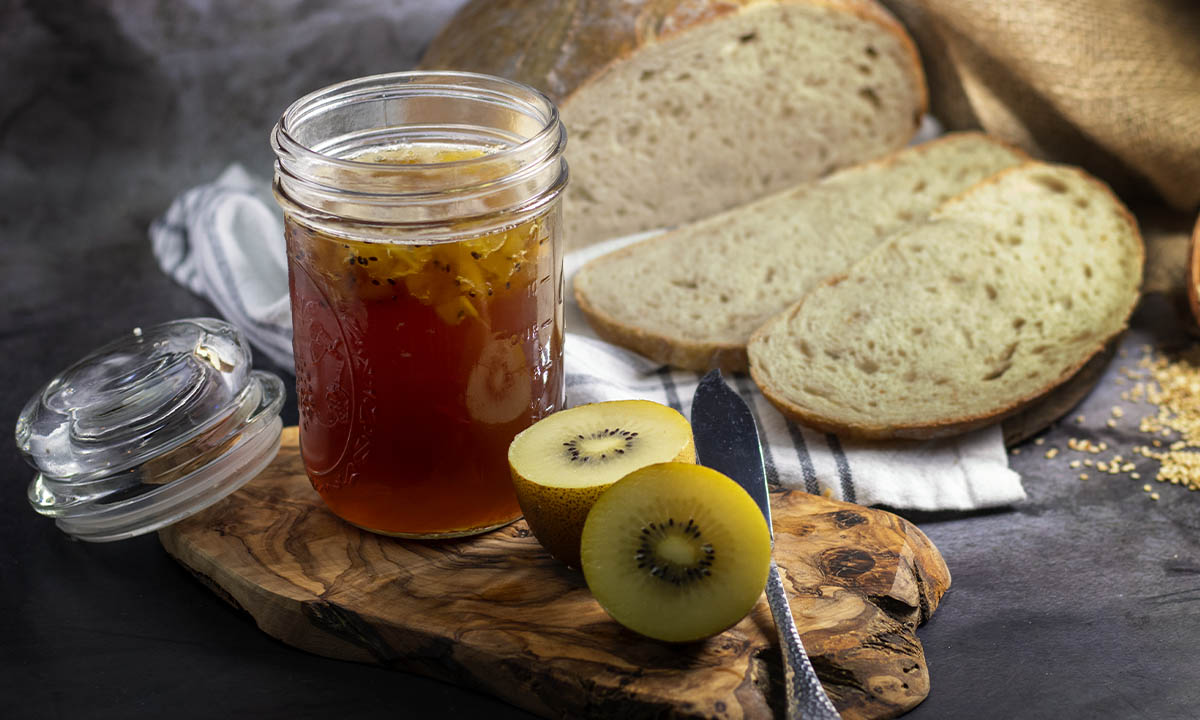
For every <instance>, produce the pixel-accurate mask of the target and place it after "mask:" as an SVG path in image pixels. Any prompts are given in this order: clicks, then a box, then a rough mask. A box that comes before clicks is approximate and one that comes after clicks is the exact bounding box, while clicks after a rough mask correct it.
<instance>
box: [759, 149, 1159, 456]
mask: <svg viewBox="0 0 1200 720" xmlns="http://www.w3.org/2000/svg"><path fill="white" fill-rule="evenodd" d="M1045 164H1046V163H1036V162H1028V163H1024V164H1022V165H1017V166H1016V167H1013V168H1009V169H1007V170H1002V171H1001V172H999V173H997V174H995V175H993V176H992V177H990V178H988V179H986V180H984V181H982V182H980V183H978V184H976V185H975V186H973V187H972V188H970V189H968V190H967V191H965V192H963V193H962V194H960V195H957V196H955V197H953V198H951V199H950V200H947V201H946V203H944V204H943V206H942V207H946V206H947V205H951V204H952V203H955V202H958V201H960V200H961V199H963V198H966V197H969V196H970V195H971V194H972V193H975V192H978V191H979V189H980V188H983V187H986V186H988V185H990V184H993V183H996V182H999V181H1000V179H1002V178H1003V177H1004V176H1005V175H1007V174H1008V173H1012V172H1018V171H1020V170H1021V169H1022V168H1026V167H1029V166H1030V165H1045ZM1054 167H1056V168H1059V169H1062V170H1067V171H1070V172H1072V173H1074V174H1076V175H1078V176H1079V178H1080V179H1082V180H1083V181H1085V182H1087V183H1089V184H1091V185H1092V186H1094V187H1096V188H1098V189H1100V190H1101V191H1102V192H1104V193H1105V194H1107V195H1108V196H1109V197H1110V198H1111V199H1112V201H1113V203H1114V204H1115V205H1116V207H1117V209H1118V211H1119V212H1120V214H1121V217H1122V218H1123V219H1124V220H1125V222H1126V223H1128V224H1129V227H1130V229H1131V231H1132V233H1133V239H1134V241H1135V245H1136V248H1137V252H1138V259H1137V263H1136V272H1137V273H1138V275H1139V277H1138V282H1137V287H1138V292H1137V293H1136V295H1135V298H1134V301H1133V302H1132V303H1130V304H1129V307H1128V308H1127V309H1126V311H1125V315H1124V317H1123V318H1122V319H1121V323H1120V324H1119V326H1117V328H1116V330H1114V332H1112V333H1111V334H1109V335H1107V336H1105V337H1104V338H1103V339H1102V340H1101V341H1100V342H1099V343H1097V344H1096V346H1095V347H1094V348H1092V349H1091V351H1089V352H1087V353H1084V354H1082V355H1081V357H1080V358H1079V360H1078V361H1077V362H1076V363H1074V364H1073V365H1071V366H1069V367H1068V368H1067V369H1066V370H1065V371H1064V372H1063V373H1062V374H1060V375H1059V376H1058V377H1057V378H1055V379H1054V380H1052V381H1050V382H1049V383H1047V384H1046V385H1045V386H1043V387H1042V388H1041V389H1039V390H1037V391H1035V392H1032V393H1029V394H1027V395H1024V396H1021V397H1018V398H1014V399H1013V400H1012V401H1011V402H1009V403H1007V404H1005V405H1004V406H1002V407H999V408H995V409H993V410H989V411H985V412H978V413H969V414H966V415H963V416H960V417H952V418H946V419H942V420H939V421H936V422H915V423H907V424H895V425H893V424H869V423H856V422H852V423H841V422H837V421H836V420H832V419H830V418H828V417H825V416H823V415H821V414H819V413H816V412H813V411H810V410H809V409H808V408H805V407H803V406H801V405H797V404H796V403H793V402H792V401H791V400H789V399H788V398H786V397H784V396H783V395H782V394H781V393H780V392H779V391H778V389H777V388H774V387H772V386H771V385H770V383H769V382H768V381H767V378H765V377H764V374H763V371H762V369H761V368H757V367H756V363H755V361H754V353H753V352H752V351H751V352H749V353H748V354H749V359H750V363H749V364H750V376H751V377H752V378H753V379H754V383H755V385H757V386H758V388H759V390H761V391H762V393H763V395H764V396H765V397H766V398H767V400H768V401H770V403H771V404H772V405H774V406H775V407H776V408H777V409H778V410H779V411H780V412H781V413H783V414H784V415H785V416H787V417H788V418H789V419H790V420H794V421H795V422H797V423H800V424H801V425H805V426H807V427H811V428H815V429H818V430H823V431H825V432H831V433H834V434H835V435H842V436H846V437H855V438H862V439H866V440H882V439H888V438H905V439H918V440H923V439H931V438H938V437H946V436H951V435H960V434H962V433H966V432H970V431H971V430H976V429H979V428H982V427H986V426H988V425H991V424H993V423H996V422H1000V421H1002V420H1004V419H1005V418H1007V417H1009V416H1011V415H1014V414H1016V413H1018V412H1020V411H1021V410H1024V409H1025V408H1027V407H1029V406H1030V405H1032V404H1033V403H1035V402H1037V401H1038V400H1040V399H1042V398H1044V397H1045V396H1046V395H1047V394H1048V393H1050V392H1051V391H1053V390H1054V389H1055V388H1057V387H1059V386H1060V385H1062V384H1063V383H1065V382H1066V381H1068V380H1070V379H1071V377H1073V376H1074V375H1075V374H1076V373H1077V372H1079V370H1080V369H1082V368H1083V366H1084V365H1086V364H1087V363H1088V362H1089V361H1090V360H1091V359H1092V358H1093V357H1095V356H1096V355H1097V354H1099V353H1101V352H1103V350H1104V348H1105V346H1107V345H1108V343H1109V342H1111V341H1112V340H1113V339H1114V338H1116V337H1117V336H1118V335H1120V334H1121V333H1122V332H1124V331H1125V329H1126V328H1127V327H1128V325H1129V318H1130V316H1131V315H1132V314H1133V311H1134V308H1135V307H1136V306H1137V302H1138V299H1140V297H1141V286H1142V278H1141V273H1142V270H1143V268H1144V267H1145V263H1146V247H1145V242H1144V241H1143V239H1142V235H1141V231H1140V229H1139V228H1138V224H1137V220H1136V219H1135V218H1134V216H1133V214H1132V213H1130V212H1129V209H1128V208H1126V207H1125V205H1124V204H1123V203H1122V202H1121V201H1120V199H1119V198H1118V197H1117V196H1116V194H1115V193H1114V192H1113V191H1112V189H1111V188H1110V187H1109V186H1108V185H1107V184H1106V183H1104V182H1102V181H1101V180H1098V179H1097V178H1094V177H1092V176H1091V175H1089V174H1087V173H1086V172H1084V171H1083V170H1080V169H1079V168H1075V167H1069V166H1063V165H1055V166H1054ZM841 279H842V277H841V276H839V277H834V278H830V279H828V280H826V281H825V283H824V284H827V285H829V284H836V283H837V282H838V281H840V280H841ZM807 297H811V294H810V295H809V296H806V298H802V299H801V300H799V301H798V302H796V303H795V304H793V305H792V306H791V307H789V308H788V309H787V310H784V311H783V312H782V313H781V314H780V315H778V316H776V317H775V318H772V319H771V320H770V321H768V322H767V323H766V324H764V325H763V327H761V328H759V329H758V330H757V331H756V332H755V333H754V335H753V336H752V337H751V339H750V346H751V347H753V346H754V345H755V344H756V343H757V342H758V341H760V340H761V338H762V337H764V336H765V335H766V334H767V332H768V330H769V328H770V327H771V326H772V325H773V324H774V323H775V321H776V320H777V319H781V318H783V317H789V318H790V317H791V316H793V315H795V313H797V312H799V311H800V308H801V307H802V306H803V304H804V302H805V300H806V299H807Z"/></svg>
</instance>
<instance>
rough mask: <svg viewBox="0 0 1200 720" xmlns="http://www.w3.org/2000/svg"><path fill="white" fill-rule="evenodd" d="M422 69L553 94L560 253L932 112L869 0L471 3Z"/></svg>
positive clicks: (811, 169) (696, 210)
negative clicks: (560, 171)
mask: <svg viewBox="0 0 1200 720" xmlns="http://www.w3.org/2000/svg"><path fill="white" fill-rule="evenodd" d="M422 67H425V68H428V69H453V70H470V71H476V72H485V73H490V74H493V75H501V76H505V77H509V78H513V79H516V80H520V81H523V82H526V83H528V84H530V85H533V86H534V87H537V88H539V89H541V90H543V91H545V92H546V93H547V94H548V95H550V97H551V98H552V99H554V100H555V101H556V102H558V103H559V105H560V107H561V110H562V118H563V122H564V123H565V125H566V127H567V131H568V136H569V141H568V144H567V151H566V153H567V160H568V163H569V165H570V168H571V181H570V185H569V186H568V188H567V196H566V201H565V206H564V222H565V232H564V237H565V239H566V245H567V248H568V249H574V248H579V247H583V246H585V245H589V244H592V243H594V242H597V241H600V240H606V239H609V238H613V237H618V236H623V235H628V234H632V233H634V232H638V231H643V230H648V229H653V228H658V227H664V226H672V225H677V224H680V223H684V222H688V221H691V220H695V219H697V218H700V217H704V216H708V215H711V214H713V213H714V212H717V211H720V210H723V209H725V208H729V207H733V206H736V205H741V204H744V203H746V202H748V201H750V200H753V199H755V198H758V197H760V196H762V195H765V194H768V193H770V192H773V191H775V190H778V189H781V188H784V187H788V186H791V185H794V184H796V183H798V182H802V181H805V180H810V179H813V178H816V177H820V176H822V175H826V174H828V173H830V172H832V171H834V170H837V169H838V168H842V167H845V166H848V165H853V164H856V163H858V162H861V161H863V160H867V159H870V158H874V157H877V156H879V155H882V154H884V153H886V152H888V151H889V150H892V149H895V148H898V147H900V146H902V145H904V143H906V142H907V141H908V140H909V139H910V138H911V137H912V135H913V133H914V132H915V131H916V128H917V126H918V123H919V121H920V118H921V115H922V113H923V112H924V108H925V85H924V77H923V75H922V73H921V67H920V63H919V61H918V58H917V55H916V50H915V49H914V47H913V44H912V42H911V40H910V39H909V37H908V36H907V34H905V32H904V30H903V28H902V27H901V26H900V25H899V23H897V22H896V21H895V20H894V19H893V18H892V17H891V16H890V15H889V14H888V13H887V11H885V10H883V9H882V8H881V7H880V6H878V5H877V4H875V3H874V2H873V1H872V0H736V1H733V2H731V1H729V0H628V1H626V2H610V1H609V0H585V1H584V2H558V0H473V1H472V2H469V3H468V4H467V5H466V6H465V7H464V8H463V9H462V10H461V11H460V12H459V13H458V14H457V15H456V16H455V17H454V19H452V20H451V22H450V23H449V24H448V25H447V27H446V28H445V29H444V30H443V31H442V32H441V33H440V34H439V35H438V37H437V38H436V39H435V40H434V41H433V43H432V45H431V46H430V48H429V50H428V52H427V53H426V55H425V58H424V59H423V61H422Z"/></svg>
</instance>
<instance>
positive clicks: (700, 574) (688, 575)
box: [634, 518, 716, 585]
mask: <svg viewBox="0 0 1200 720" xmlns="http://www.w3.org/2000/svg"><path fill="white" fill-rule="evenodd" d="M715 554H716V553H715V551H714V550H713V546H712V545H709V544H708V543H703V544H701V542H700V528H699V527H698V526H697V525H696V523H695V521H694V520H691V519H689V520H688V521H687V524H686V525H676V524H675V520H674V518H670V519H668V520H667V524H666V525H663V524H660V523H650V524H649V525H647V526H646V527H644V528H642V532H641V543H640V544H639V545H638V549H637V552H636V553H635V554H634V559H635V560H637V566H638V569H639V570H644V571H646V572H648V573H649V574H650V575H651V576H652V577H656V578H659V579H660V580H663V581H665V582H669V583H671V584H672V585H682V584H683V583H686V582H693V581H698V580H703V579H704V578H706V577H708V576H709V575H711V574H712V571H711V570H710V569H709V568H710V567H711V566H712V564H713V559H714V557H715Z"/></svg>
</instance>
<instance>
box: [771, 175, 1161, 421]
mask: <svg viewBox="0 0 1200 720" xmlns="http://www.w3.org/2000/svg"><path fill="white" fill-rule="evenodd" d="M1143 262H1144V250H1143V246H1142V240H1141V237H1140V235H1139V234H1138V229H1137V224H1136V223H1135V221H1134V219H1133V217H1132V216H1131V215H1130V214H1129V212H1128V211H1127V210H1126V209H1125V208H1124V207H1123V206H1122V205H1121V203H1120V202H1119V201H1118V200H1117V199H1116V198H1115V197H1114V196H1113V194H1112V193H1111V191H1110V190H1109V189H1108V187H1107V186H1105V185H1104V184H1102V183H1101V182H1099V181H1098V180H1096V179H1094V178H1092V177H1090V176H1088V175H1086V174H1085V173H1083V172H1082V171H1080V170H1076V169H1072V168H1066V167H1061V166H1054V165H1046V164H1043V163H1032V162H1031V163H1027V164H1024V165H1021V166H1020V167H1017V168H1013V169H1011V170H1008V171H1006V172H1002V173H1000V174H999V175H997V176H995V177H994V178H992V179H990V180H987V181H985V182H983V183H981V184H980V185H978V186H976V187H975V188H973V189H971V190H970V191H968V192H966V193H964V194H962V195H960V196H958V197H956V198H953V199H951V200H949V201H948V202H946V203H945V204H944V205H942V206H941V207H939V208H938V209H937V210H936V211H934V212H933V213H932V214H931V215H930V217H929V221H928V222H927V223H925V224H922V225H917V226H912V227H909V228H906V229H905V230H902V231H901V232H899V233H897V234H895V235H893V236H892V237H891V238H889V239H888V240H887V241H886V242H885V243H884V244H882V245H881V246H880V247H878V248H877V249H875V250H874V251H872V252H871V253H870V254H868V255H867V256H866V257H864V258H863V259H862V260H861V261H860V262H858V263H856V264H855V265H854V266H853V267H852V268H851V269H850V270H849V271H848V273H846V274H844V275H842V276H839V277H836V278H832V279H830V280H828V281H827V282H825V283H823V284H822V285H821V286H820V287H818V288H817V289H815V290H813V292H811V293H809V294H808V295H806V296H805V297H804V298H803V299H802V300H800V301H799V302H798V303H796V304H795V305H793V306H792V307H791V308H789V309H788V310H786V311H785V312H783V313H781V314H780V315H779V316H778V317H776V318H774V319H772V320H771V321H770V322H769V323H767V324H766V325H765V326H763V328H762V329H761V330H759V331H758V332H757V333H755V335H754V338H753V339H752V340H751V342H750V346H749V355H750V372H751V374H752V375H753V377H754V380H755V382H756V383H757V384H758V386H759V387H760V388H761V389H762V391H763V393H764V394H765V395H766V396H767V398H768V399H770V400H771V402H772V403H774V404H775V406H776V407H778V408H779V409H780V410H781V411H783V412H784V414H786V415H788V416H789V417H791V418H793V419H795V420H797V421H799V422H801V423H803V424H805V425H809V426H812V427H816V428H820V429H824V430H828V431H832V432H836V433H840V434H846V435H854V436H859V437H867V438H885V437H915V438H922V437H934V436H940V435H951V434H956V433H960V432H966V431H967V430H971V429H973V428H976V427H980V426H983V425H985V424H988V423H991V422H994V421H996V420H999V419H1001V418H1003V417H1005V416H1007V415H1009V414H1011V413H1013V412H1015V411H1017V410H1019V409H1020V408H1022V407H1023V406H1025V405H1026V404H1027V403H1029V402H1030V401H1032V400H1035V399H1037V398H1038V397H1040V396H1042V395H1044V394H1045V393H1047V392H1049V391H1050V390H1051V389H1053V388H1054V387H1055V386H1057V385H1059V384H1060V383H1062V382H1064V381H1065V380H1067V379H1068V378H1070V377H1071V375H1072V374H1073V373H1074V372H1075V371H1076V370H1078V369H1079V368H1080V367H1082V366H1083V364H1084V363H1086V362H1087V361H1088V359H1089V358H1091V357H1092V356H1093V355H1094V354H1095V353H1097V352H1099V351H1100V350H1101V348H1103V347H1104V345H1105V343H1107V342H1108V341H1109V339H1111V338H1113V337H1114V336H1116V335H1117V334H1118V333H1120V332H1121V330H1123V329H1124V327H1125V324H1126V322H1127V320H1128V318H1129V315H1130V313H1131V312H1132V311H1133V308H1134V305H1136V303H1137V300H1138V294H1139V293H1138V290H1139V286H1140V283H1141V279H1142V266H1143Z"/></svg>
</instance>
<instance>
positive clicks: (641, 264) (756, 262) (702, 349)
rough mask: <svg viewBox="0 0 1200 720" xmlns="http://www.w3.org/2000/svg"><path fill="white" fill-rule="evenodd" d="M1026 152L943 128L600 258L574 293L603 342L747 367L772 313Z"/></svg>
mask: <svg viewBox="0 0 1200 720" xmlns="http://www.w3.org/2000/svg"><path fill="white" fill-rule="evenodd" d="M1026 159H1027V158H1026V157H1025V156H1024V155H1023V154H1022V153H1020V152H1019V151H1017V150H1013V149H1011V148H1010V147H1009V146H1007V145H1003V144H1001V143H998V142H995V141H993V140H991V139H989V138H988V137H986V136H984V135H979V134H977V133H963V134H960V135H949V136H946V137H944V138H941V139H938V140H935V141H933V142H929V143H925V144H923V145H920V146H917V147H914V148H908V149H905V150H901V151H898V152H896V153H894V154H893V155H890V156H888V157H886V158H884V159H881V160H877V161H874V162H871V163H868V164H866V165H861V166H858V167H854V168H849V169H846V170H842V171H841V172H838V173H835V174H833V175H831V176H829V177H827V178H825V179H824V180H821V181H819V182H814V183H808V184H804V185H801V186H799V187H795V188H792V189H790V190H786V191H784V192H781V193H777V194H775V195H772V196H770V197H767V198H764V199H762V200H759V201H758V202H756V203H753V204H751V205H748V206H745V207H741V208H736V209H733V210H729V211H727V212H725V213H722V214H720V215H717V216H714V217H711V218H708V219H705V220H701V221H699V222H697V223H694V224H692V225H687V226H684V227H682V228H680V229H678V230H676V231H674V232H671V233H668V234H666V235H661V236H659V237H655V238H651V239H649V240H646V241H643V242H641V243H638V244H636V245H633V246H630V247H628V248H624V249H622V250H619V251H617V252H614V253H610V254H608V255H605V256H602V257H600V258H597V259H596V260H593V261H592V262H590V263H588V264H587V265H585V266H584V267H583V268H581V269H580V271H579V273H578V274H577V275H576V276H575V281H574V291H575V297H576V299H577V300H578V303H579V306H580V308H581V309H582V310H583V312H584V313H585V315H586V316H587V318H588V320H589V322H590V323H591V324H592V326H593V327H594V328H595V329H596V332H597V334H599V335H600V336H601V337H603V338H604V339H606V340H608V341H610V342H613V343H616V344H619V345H624V346H626V347H629V348H631V349H633V350H636V351H637V352H640V353H642V354H643V355H646V356H648V357H650V358H652V359H654V360H658V361H659V362H663V363H666V364H670V365H675V366H678V367H682V368H687V369H691V370H698V371H699V370H705V369H707V368H709V367H722V368H724V369H726V370H745V369H746V349H745V348H746V343H747V342H749V340H750V335H751V334H752V333H753V332H754V331H755V330H757V329H758V327H759V326H760V325H762V324H763V323H764V322H766V321H767V320H768V319H769V318H770V317H771V316H773V315H775V314H777V313H779V312H780V311H782V310H783V309H784V308H786V307H787V306H788V305H790V304H792V303H793V302H795V301H796V300H798V299H799V298H800V297H802V296H803V295H804V294H805V293H807V292H808V291H809V290H811V289H813V288H814V287H816V285H817V284H818V283H820V282H821V281H822V280H824V279H825V278H827V277H829V276H830V275H835V274H837V273H841V272H845V270H846V269H847V268H849V267H850V266H851V265H852V264H853V263H854V262H857V261H858V260H859V259H861V258H862V256H863V255H865V254H867V253H868V252H870V251H871V250H872V249H873V248H874V247H875V246H876V245H878V244H879V243H881V242H883V240H884V238H885V237H887V235H889V234H890V233H892V232H894V231H895V230H897V229H899V228H900V227H903V226H904V225H906V224H908V223H912V222H920V221H922V220H923V219H924V218H925V216H926V215H928V214H929V212H930V211H932V210H933V209H934V208H935V207H937V206H938V204H939V203H941V202H942V201H944V200H946V199H947V198H949V197H950V196H952V195H956V194H958V193H959V192H962V191H963V190H966V189H967V188H968V187H970V186H971V185H974V184H975V183H977V182H979V181H980V180H983V179H985V178H987V177H988V176H990V175H992V174H994V173H996V172H998V171H1000V170H1002V169H1004V168H1006V167H1011V166H1014V165H1017V164H1018V163H1020V162H1023V161H1024V160H1026Z"/></svg>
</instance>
